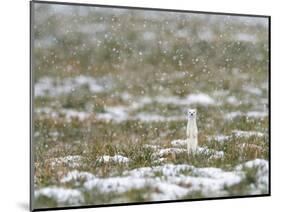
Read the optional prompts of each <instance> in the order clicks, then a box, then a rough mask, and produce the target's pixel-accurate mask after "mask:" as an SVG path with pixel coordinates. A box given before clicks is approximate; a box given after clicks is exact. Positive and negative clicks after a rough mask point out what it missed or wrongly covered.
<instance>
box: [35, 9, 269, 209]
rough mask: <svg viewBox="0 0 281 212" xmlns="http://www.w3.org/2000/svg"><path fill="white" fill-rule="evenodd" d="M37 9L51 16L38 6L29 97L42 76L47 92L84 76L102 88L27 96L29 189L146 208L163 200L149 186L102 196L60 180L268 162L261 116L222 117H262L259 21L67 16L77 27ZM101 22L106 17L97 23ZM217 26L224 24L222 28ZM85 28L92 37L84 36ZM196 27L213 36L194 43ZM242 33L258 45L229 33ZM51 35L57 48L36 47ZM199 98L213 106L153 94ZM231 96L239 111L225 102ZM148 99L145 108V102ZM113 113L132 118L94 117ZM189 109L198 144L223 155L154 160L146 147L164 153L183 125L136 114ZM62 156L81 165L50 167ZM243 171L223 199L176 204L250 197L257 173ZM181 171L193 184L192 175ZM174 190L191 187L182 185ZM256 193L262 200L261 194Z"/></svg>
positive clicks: (46, 202) (51, 203) (263, 33)
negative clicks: (71, 191) (30, 114)
mask: <svg viewBox="0 0 281 212" xmlns="http://www.w3.org/2000/svg"><path fill="white" fill-rule="evenodd" d="M41 10H44V11H45V12H44V13H46V14H51V13H52V12H51V11H52V9H51V8H50V7H49V6H48V5H40V4H37V7H36V11H35V12H36V13H35V15H36V17H38V19H36V20H35V25H36V28H35V48H34V58H33V59H34V61H35V62H34V69H33V72H34V80H35V82H34V83H35V90H36V85H38V83H39V82H40V79H41V78H42V77H48V78H50V79H54V84H52V86H49V89H57V88H58V87H57V86H58V85H63V82H65V80H67V79H70V78H74V77H77V76H79V75H81V74H82V75H85V76H87V77H89V78H90V77H91V78H94V79H95V80H96V81H98V82H99V83H100V85H102V87H103V90H101V91H100V92H92V91H91V89H90V87H89V84H83V85H80V86H78V87H76V88H75V90H73V91H72V92H65V93H63V94H61V95H53V96H52V95H50V93H45V94H44V95H41V96H36V97H35V98H34V108H35V114H34V123H33V124H34V140H33V153H34V164H35V173H34V174H35V177H36V183H35V189H40V188H44V187H49V186H58V187H60V186H63V187H66V188H75V189H81V190H82V192H83V197H84V203H85V204H86V205H87V204H106V203H121V202H143V201H149V200H150V199H151V198H152V194H153V193H158V194H159V193H160V194H161V191H159V190H157V189H156V188H154V187H151V186H150V187H149V186H148V187H144V188H141V189H131V190H128V191H126V192H123V193H121V194H120V193H118V192H111V193H107V194H106V195H105V194H103V193H101V191H100V190H99V189H98V188H93V189H92V190H90V191H88V190H84V189H83V183H84V182H83V181H78V182H76V183H77V184H75V182H70V183H66V184H63V185H62V183H61V182H60V180H61V178H62V177H63V176H65V175H66V174H67V173H69V172H70V171H72V170H74V169H76V170H78V171H85V172H89V173H92V174H94V175H95V176H97V177H100V178H102V179H106V178H109V177H117V176H123V174H124V173H126V172H128V171H130V170H134V169H137V168H142V167H156V166H160V165H164V164H177V165H180V164H189V165H192V166H194V167H216V168H221V169H222V170H224V171H233V169H234V168H235V167H236V166H237V165H239V164H242V163H244V162H246V161H249V160H253V159H256V158H259V159H265V160H268V154H269V151H268V148H269V141H268V124H269V123H268V116H264V117H247V116H238V117H235V118H234V119H232V120H227V119H226V118H225V116H226V114H227V113H230V112H235V111H239V112H241V113H247V112H250V111H260V112H263V111H267V110H268V101H267V100H268V95H267V92H268V84H267V80H268V70H267V68H268V59H267V58H268V43H267V38H268V36H267V27H266V25H263V24H261V23H259V22H257V23H254V24H249V25H245V24H244V23H243V21H241V20H240V21H239V20H238V19H236V18H233V20H232V21H229V22H228V21H227V20H226V19H221V20H220V19H214V22H212V21H207V19H205V18H200V17H198V16H197V15H195V16H180V15H179V16H175V17H174V16H171V15H164V16H161V17H160V16H158V18H157V19H156V20H155V19H153V20H152V21H145V16H144V14H143V13H141V12H140V11H139V12H136V13H134V14H132V13H130V12H129V13H127V14H119V15H116V14H107V15H104V14H103V13H102V12H99V11H95V10H93V11H89V13H88V15H86V16H81V17H80V16H78V17H80V18H77V19H73V20H76V21H73V20H72V18H71V16H68V15H66V14H62V15H60V16H59V15H58V14H53V15H48V16H47V17H46V19H44V18H42V19H41V18H40V17H41V16H40V15H42V14H41V12H40V11H41ZM76 13H77V14H78V12H77V11H74V14H76ZM100 17H103V18H104V19H102V20H100ZM167 21H168V24H166V22H167ZM222 21H223V23H226V24H225V25H222V24H220V23H222ZM47 23H49V24H47ZM62 23H64V24H62ZM65 23H67V24H65ZM113 23H114V25H112V24H113ZM128 23H130V24H128ZM144 23H145V24H146V26H145V28H144ZM89 24H92V26H89ZM100 24H103V25H104V26H105V30H104V31H103V30H101V31H98V29H99V28H98V26H99V25H100ZM132 24H134V26H133V25H132ZM112 26H114V27H115V28H114V27H112ZM219 26H221V27H219ZM83 27H85V28H86V29H87V28H89V29H93V30H90V31H89V32H88V31H87V30H86V31H83V32H82V28H83ZM74 29H77V31H75V30H74ZM83 29H84V28H83ZM94 29H95V30H94ZM184 29H188V32H186V36H184V37H181V36H180V35H177V33H179V32H181V31H180V30H184ZM202 29H206V30H207V31H210V32H211V33H212V34H213V39H211V40H208V39H207V40H204V39H201V38H200V36H201V35H202V32H201V31H202ZM67 31H69V32H68V33H67ZM144 32H151V33H153V35H154V38H153V39H152V40H149V38H147V39H148V40H145V39H144V37H145V35H143V33H144ZM240 32H241V33H246V34H249V35H254V36H255V37H256V40H255V41H243V40H242V41H241V40H238V39H237V38H236V37H235V36H236V35H238V34H239V33H240ZM105 34H107V35H108V37H106V36H105ZM48 37H49V38H55V40H56V42H55V45H54V44H53V43H52V42H51V44H50V45H43V44H44V42H45V41H46V38H48ZM152 37H153V36H152ZM47 40H48V39H47ZM113 49H115V50H114V51H113ZM39 84H40V83H39ZM247 86H248V87H251V88H256V89H258V91H259V93H258V94H256V93H253V92H252V93H251V92H250V91H249V90H247ZM197 93H205V94H207V95H208V96H210V97H211V98H212V99H214V101H215V104H214V105H212V104H211V105H206V104H200V103H198V104H191V105H181V104H177V103H176V102H175V103H167V104H166V103H163V102H159V101H156V100H155V99H157V97H159V96H162V97H163V96H164V97H167V98H169V97H177V98H179V99H185V98H186V97H187V96H188V95H189V94H197ZM124 96H125V97H124ZM126 96H127V97H126ZM233 96H234V97H235V98H236V99H237V102H238V103H237V104H233V103H231V102H228V101H227V99H228V98H229V97H233ZM145 98H146V99H148V100H149V101H148V102H145ZM118 106H122V107H123V108H125V113H126V114H127V115H128V117H129V118H125V119H124V120H121V121H115V120H104V119H101V118H100V115H110V116H111V117H115V116H116V117H118V116H119V115H120V114H119V113H120V111H119V113H118V111H117V112H115V113H116V114H115V113H114V112H109V111H108V108H110V107H113V108H116V107H118ZM187 107H196V108H197V111H198V119H197V124H198V128H199V146H203V147H206V148H209V149H212V150H214V151H223V152H224V156H223V157H212V153H209V152H206V153H202V154H191V155H188V154H186V153H185V152H179V153H170V154H167V155H165V156H163V158H162V159H163V161H159V160H157V159H159V157H156V156H155V153H156V152H157V150H154V149H153V148H147V146H146V145H155V146H156V147H157V148H158V149H165V148H171V147H172V145H171V141H172V140H176V139H184V138H185V127H186V120H185V119H184V118H183V119H178V120H172V121H171V120H170V121H159V122H157V121H142V120H139V119H137V118H135V117H137V115H140V114H150V115H149V116H152V115H159V116H162V117H164V118H165V117H174V116H176V117H178V116H179V117H183V116H184V112H185V111H186V109H187ZM40 108H48V109H51V111H52V112H53V113H54V114H55V115H52V114H48V113H47V114H43V113H38V112H36V109H40ZM67 110H74V111H79V112H85V113H86V114H88V116H87V117H86V118H84V119H82V120H80V119H79V118H78V117H77V116H76V117H75V116H72V117H70V118H67V114H66V112H65V111H67ZM234 130H242V131H257V132H260V133H264V136H255V135H254V136H250V137H238V136H235V135H234V134H233V131H234ZM54 133H55V134H54ZM217 135H227V136H229V138H228V139H227V141H224V142H218V141H216V139H215V138H214V137H215V136H217ZM243 145H244V146H243ZM69 155H78V156H81V157H82V161H81V162H80V165H79V166H77V167H75V168H73V167H70V166H69V164H67V163H60V164H57V165H54V164H53V159H54V158H61V157H66V156H69ZM104 155H109V156H114V155H122V156H124V157H127V158H129V159H130V162H129V163H114V162H100V161H99V160H98V158H100V157H101V156H104ZM244 172H245V178H243V180H242V181H241V182H240V183H237V184H235V185H233V186H226V187H225V188H224V189H223V191H224V192H223V193H219V194H217V193H208V194H206V193H204V192H203V191H198V190H197V191H192V192H190V193H188V194H187V195H184V196H182V197H181V198H183V199H196V198H202V197H212V196H216V195H220V196H221V195H226V196H232V195H235V196H237V195H238V196H239V195H247V194H250V192H251V185H257V183H258V182H257V177H256V174H257V170H255V169H247V170H246V169H245V170H244ZM180 174H181V175H183V176H193V177H197V175H196V173H192V171H191V170H189V169H186V170H182V171H181V172H180ZM154 177H155V178H160V179H161V178H162V177H165V175H164V173H163V171H157V172H155V173H154ZM179 186H181V187H184V188H189V187H192V185H191V184H189V183H186V184H183V183H181V184H180V185H179ZM262 192H264V193H266V192H267V189H263V190H262ZM65 204H67V203H65ZM58 205H59V203H57V202H56V200H54V199H52V198H47V197H43V196H40V197H39V198H36V200H35V207H38V208H40V207H55V206H58Z"/></svg>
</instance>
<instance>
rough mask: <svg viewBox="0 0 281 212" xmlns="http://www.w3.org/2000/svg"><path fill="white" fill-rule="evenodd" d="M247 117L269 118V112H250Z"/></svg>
mask: <svg viewBox="0 0 281 212" xmlns="http://www.w3.org/2000/svg"><path fill="white" fill-rule="evenodd" d="M246 116H248V117H252V118H263V117H266V116H268V112H263V111H250V112H248V113H246Z"/></svg>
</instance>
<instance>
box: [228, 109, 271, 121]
mask: <svg viewBox="0 0 281 212" xmlns="http://www.w3.org/2000/svg"><path fill="white" fill-rule="evenodd" d="M241 116H246V117H249V118H264V117H266V116H268V113H267V112H264V111H249V112H246V113H242V112H240V111H233V112H230V113H227V114H226V115H225V117H224V118H225V119H226V120H233V119H235V118H237V117H241Z"/></svg>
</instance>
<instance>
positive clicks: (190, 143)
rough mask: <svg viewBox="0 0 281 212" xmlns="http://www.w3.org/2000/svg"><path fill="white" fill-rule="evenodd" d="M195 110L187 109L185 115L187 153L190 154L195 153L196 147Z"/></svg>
mask: <svg viewBox="0 0 281 212" xmlns="http://www.w3.org/2000/svg"><path fill="white" fill-rule="evenodd" d="M196 115H197V114H196V109H189V110H188V113H187V120H188V122H187V128H186V136H187V152H188V153H191V152H194V151H196V149H197V146H198V129H197V124H196Z"/></svg>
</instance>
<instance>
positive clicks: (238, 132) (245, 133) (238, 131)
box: [232, 130, 264, 138]
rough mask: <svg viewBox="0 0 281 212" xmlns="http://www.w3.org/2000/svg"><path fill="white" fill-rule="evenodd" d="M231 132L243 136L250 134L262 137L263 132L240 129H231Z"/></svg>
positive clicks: (249, 135) (247, 136)
mask: <svg viewBox="0 0 281 212" xmlns="http://www.w3.org/2000/svg"><path fill="white" fill-rule="evenodd" d="M232 132H233V134H234V135H235V136H237V137H245V138H249V137H251V136H257V137H263V136H264V133H261V132H258V131H241V130H233V131H232Z"/></svg>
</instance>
